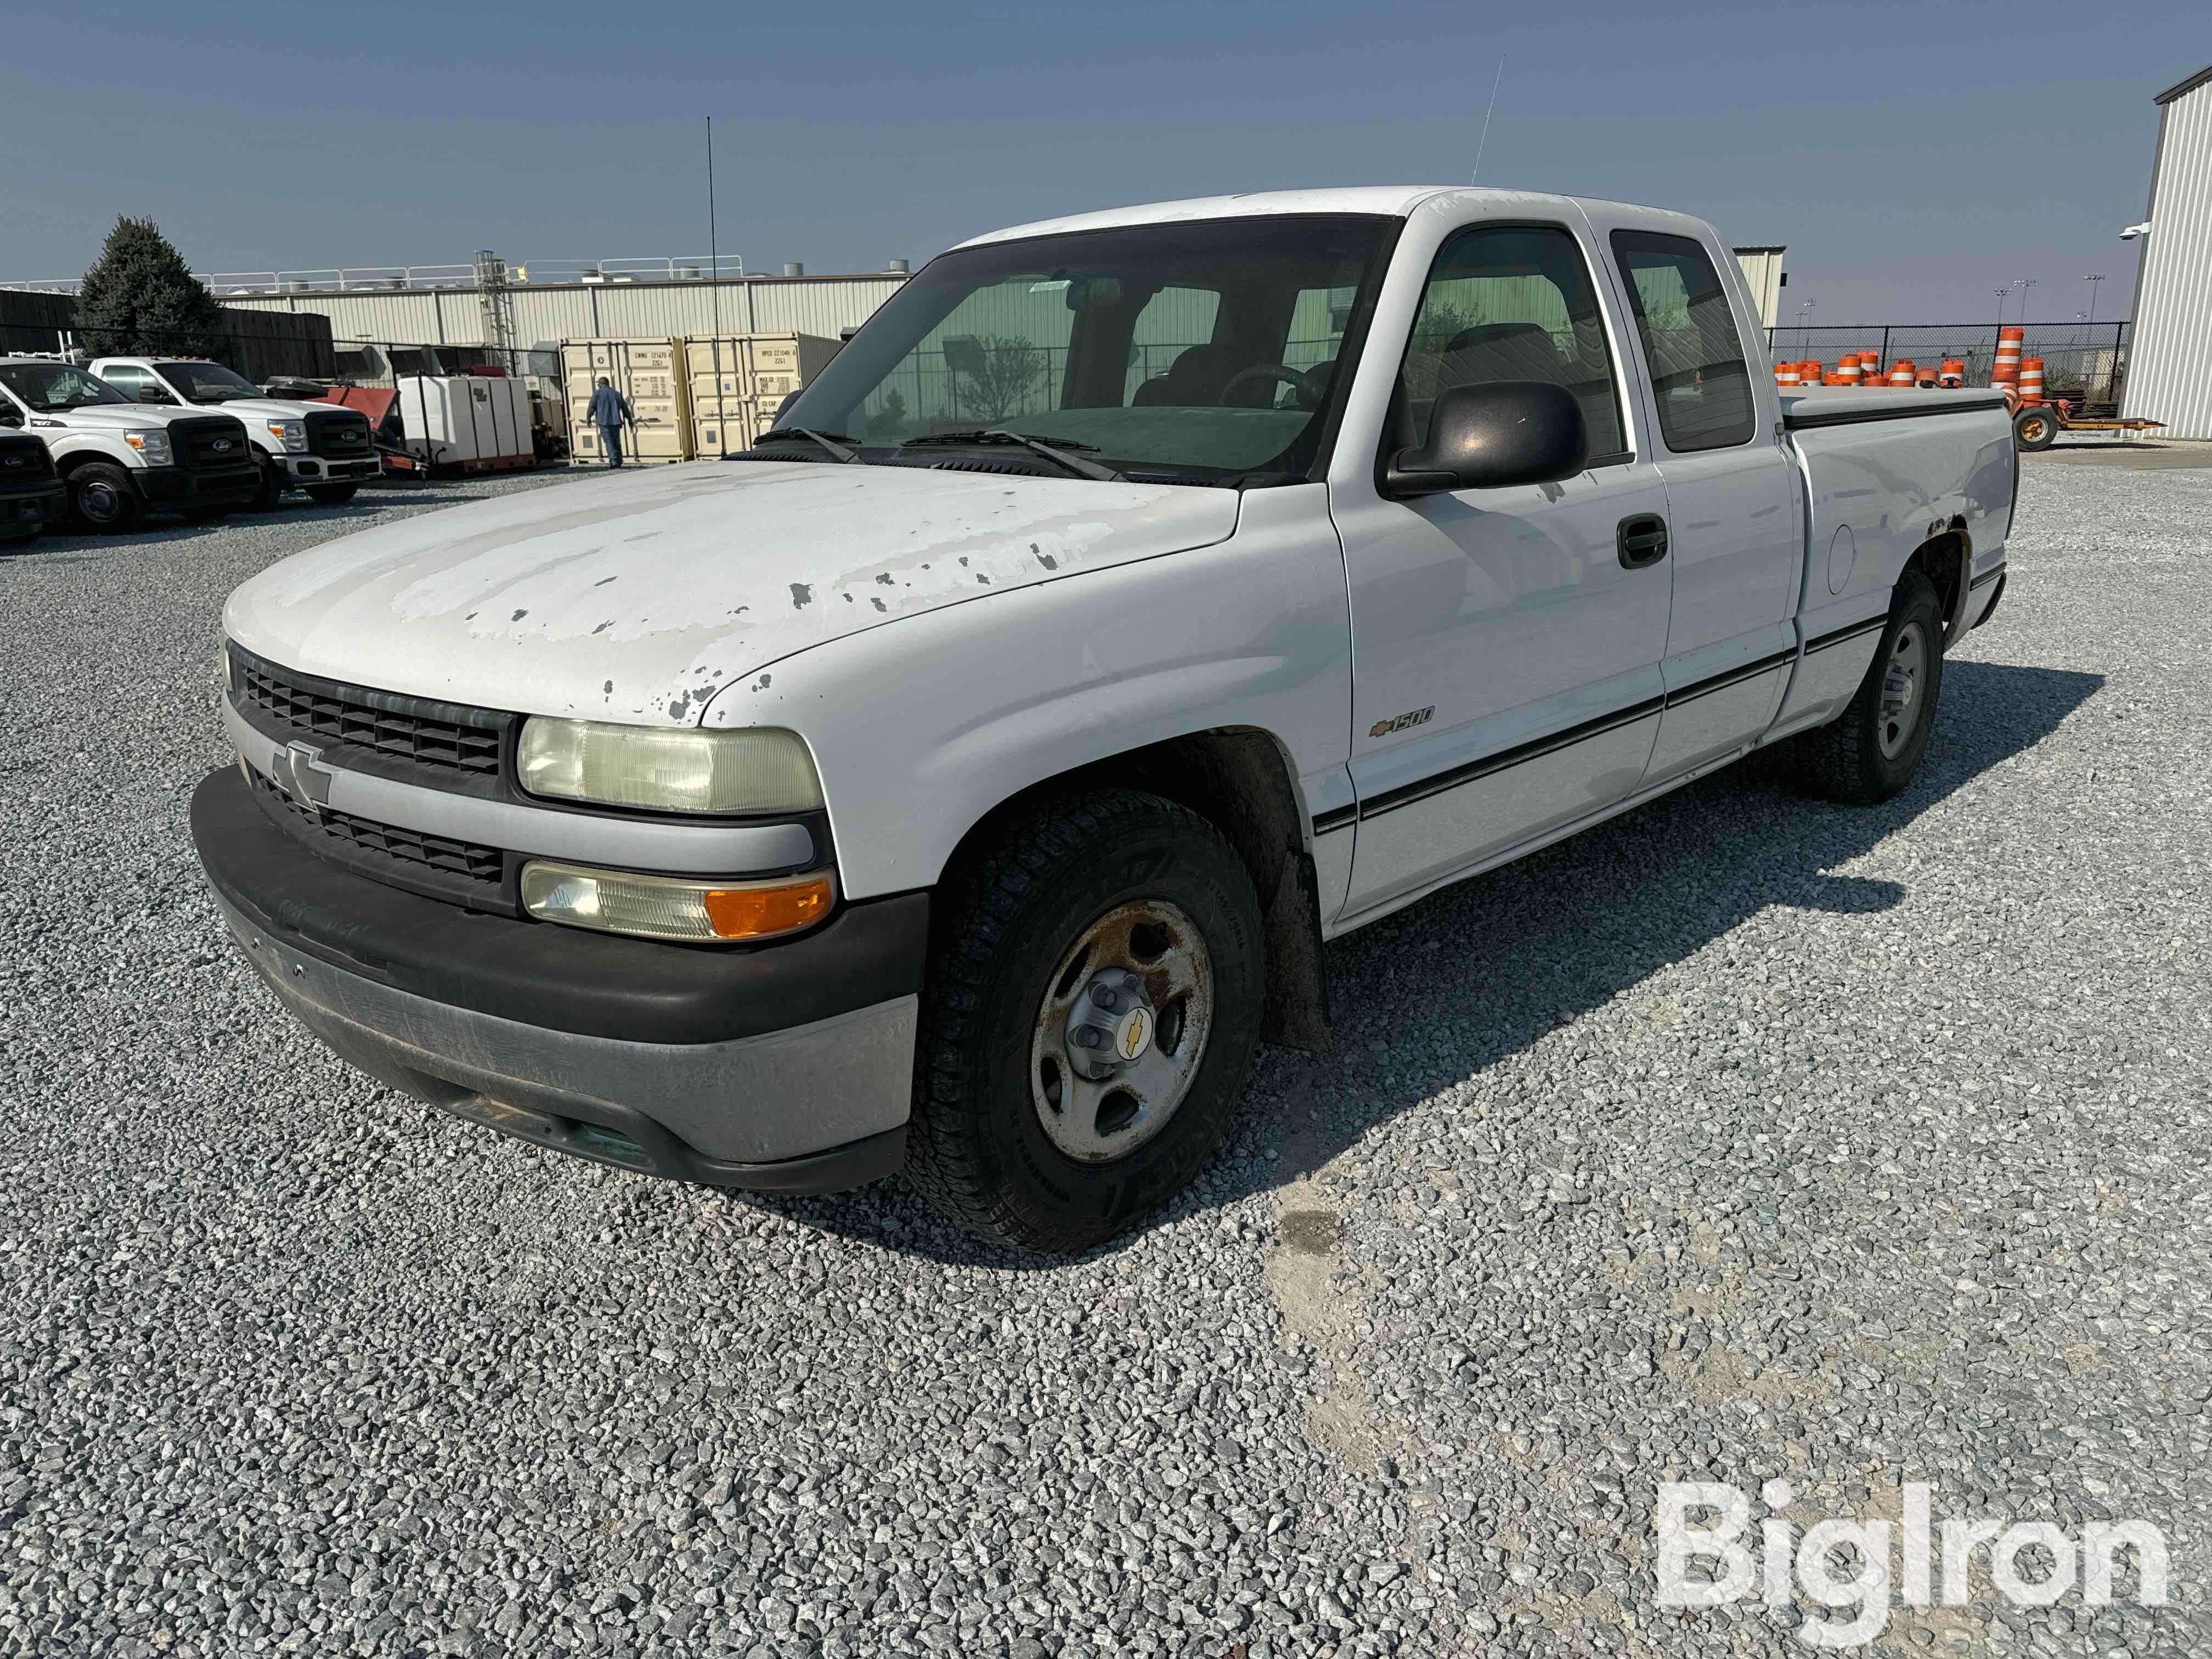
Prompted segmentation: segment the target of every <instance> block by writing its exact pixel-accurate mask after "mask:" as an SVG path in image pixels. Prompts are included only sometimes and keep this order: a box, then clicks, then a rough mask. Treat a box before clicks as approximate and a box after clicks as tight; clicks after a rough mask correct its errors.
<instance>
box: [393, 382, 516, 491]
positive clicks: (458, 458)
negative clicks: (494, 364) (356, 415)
mask: <svg viewBox="0 0 2212 1659" xmlns="http://www.w3.org/2000/svg"><path fill="white" fill-rule="evenodd" d="M398 386H399V398H398V403H399V425H400V431H401V433H402V435H404V441H405V444H406V449H407V453H408V454H409V455H410V457H411V458H413V459H414V460H415V461H416V465H419V466H422V467H423V468H425V469H426V470H428V471H441V470H443V469H447V468H452V469H453V470H455V471H462V472H495V471H505V470H507V469H511V468H521V467H528V466H531V465H535V463H536V460H537V452H536V450H535V448H534V447H532V443H531V439H530V388H529V387H528V386H526V385H525V384H524V383H523V382H522V381H520V380H508V379H507V378H505V377H503V376H500V375H493V374H403V375H401V376H400V377H399V382H398Z"/></svg>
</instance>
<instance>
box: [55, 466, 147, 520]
mask: <svg viewBox="0 0 2212 1659" xmlns="http://www.w3.org/2000/svg"><path fill="white" fill-rule="evenodd" d="M69 500H70V511H71V512H73V513H76V516H77V517H78V518H79V519H80V520H82V521H83V523H84V524H85V526H87V527H88V528H89V529H92V530H96V531H98V532H100V533H101V534H102V535H106V536H119V535H121V534H122V533H123V532H125V531H126V530H132V529H136V528H137V524H138V521H139V520H141V519H143V518H144V517H145V516H146V503H145V501H144V500H143V498H142V497H141V496H140V495H139V494H138V486H137V484H135V483H131V475H130V474H129V473H128V472H126V471H124V470H123V469H122V468H121V467H119V466H117V465H113V464H112V462H108V461H93V462H89V463H88V464H87V465H83V466H81V467H79V468H77V470H76V471H74V472H72V473H70V477H69Z"/></svg>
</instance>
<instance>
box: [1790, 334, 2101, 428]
mask: <svg viewBox="0 0 2212 1659" xmlns="http://www.w3.org/2000/svg"><path fill="white" fill-rule="evenodd" d="M2022 326H2024V327H2025V328H2026V329H2027V336H2026V343H2025V344H2024V345H2023V347H2022V349H2021V356H2024V357H2040V358H2042V359H2043V390H2044V395H2045V397H2046V398H2053V399H2056V398H2064V399H2066V400H2067V401H2068V402H2069V403H2071V404H2075V405H2076V406H2077V407H2079V408H2081V409H2083V410H2095V411H2100V412H2101V411H2106V410H2114V409H2117V408H2118V405H2119V401H2120V392H2121V391H2122V389H2123V388H2124V386H2126V385H2127V376H2128V346H2129V343H2130V340H2131V339H2132V337H2133V334H2134V325H2133V324H2132V323H2130V322H2129V321H2127V320H2126V319H2121V320H2119V321H2117V322H2110V323H2092V322H2086V321H2085V322H2075V323H2028V324H2026V325H2022ZM1766 343H1767V352H1768V356H1770V357H1771V358H1773V359H1775V360H1777V361H1787V362H1796V361H1797V360H1798V359H1800V358H1808V357H1809V358H1816V359H1818V360H1819V361H1820V362H1823V363H1826V364H1831V365H1832V364H1833V363H1834V362H1835V361H1836V359H1837V358H1838V357H1840V356H1843V355H1844V353H1845V352H1847V351H1875V352H1879V353H1881V361H1882V363H1883V364H1884V366H1885V367H1886V366H1887V365H1889V364H1891V363H1894V362H1898V361H1899V359H1900V358H1903V359H1906V360H1909V361H1910V362H1912V363H1913V364H1915V365H1916V366H1917V367H1919V368H1933V367H1935V366H1936V364H1938V363H1940V362H1942V361H1943V359H1945V358H1946V357H1955V358H1957V359H1959V360H1960V362H1963V363H1965V364H1966V384H1967V385H1968V386H1987V385H1989V383H1990V367H1991V366H1992V365H1993V364H1994V363H1995V362H1996V349H1997V325H1996V324H1995V323H1869V324H1865V325H1858V324H1847V323H1820V324H1815V325H1810V326H1807V327H1802V328H1789V327H1783V328H1771V329H1769V330H1767V331H1766Z"/></svg>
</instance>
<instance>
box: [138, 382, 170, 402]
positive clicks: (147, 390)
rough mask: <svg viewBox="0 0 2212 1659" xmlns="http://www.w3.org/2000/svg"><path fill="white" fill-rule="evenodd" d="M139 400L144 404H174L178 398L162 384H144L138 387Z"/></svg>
mask: <svg viewBox="0 0 2212 1659" xmlns="http://www.w3.org/2000/svg"><path fill="white" fill-rule="evenodd" d="M138 401H139V402H140V403H142V404H173V403H174V402H176V401H177V400H176V399H175V398H172V397H171V396H170V395H169V394H168V392H167V391H166V390H165V389H163V388H162V387H161V386H140V387H139V388H138Z"/></svg>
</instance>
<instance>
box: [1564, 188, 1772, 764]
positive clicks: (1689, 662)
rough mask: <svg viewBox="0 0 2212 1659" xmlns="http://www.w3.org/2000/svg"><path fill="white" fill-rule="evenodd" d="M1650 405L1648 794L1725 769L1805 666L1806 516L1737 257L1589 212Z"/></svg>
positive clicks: (1670, 230) (1676, 233)
mask: <svg viewBox="0 0 2212 1659" xmlns="http://www.w3.org/2000/svg"><path fill="white" fill-rule="evenodd" d="M1584 210H1585V212H1586V213H1587V214H1588V215H1589V220H1590V222H1591V225H1592V227H1593V228H1595V230H1596V231H1597V233H1598V235H1599V239H1600V240H1601V242H1602V243H1603V245H1604V247H1605V251H1606V263H1607V265H1608V266H1609V268H1610V270H1611V273H1612V276H1613V283H1614V285H1615V291H1616V293H1617V294H1618V295H1619V301H1620V307H1621V309H1622V310H1623V312H1624V313H1626V315H1627V316H1628V317H1629V318H1630V319H1632V336H1633V338H1634V342H1635V343H1634V345H1633V347H1632V349H1634V350H1635V351H1636V352H1637V353H1638V356H1640V358H1641V359H1642V361H1643V364H1644V380H1645V382H1646V385H1647V386H1648V387H1649V392H1650V398H1651V399H1652V410H1651V413H1652V421H1651V427H1652V440H1653V446H1654V459H1656V461H1657V463H1658V466H1659V472H1660V475H1661V477H1662V478H1663V479H1664V480H1665V483H1666V486H1667V517H1668V527H1669V542H1670V546H1669V553H1668V557H1669V560H1670V562H1672V564H1673V565H1674V614H1673V617H1672V618H1671V620H1670V622H1669V623H1668V630H1667V656H1666V664H1665V672H1666V682H1667V708H1666V713H1665V715H1664V717H1663V718H1662V720H1661V721H1660V726H1659V738H1658V741H1657V743H1656V744H1654V745H1653V749H1652V753H1651V762H1650V770H1649V772H1648V774H1647V776H1646V781H1648V782H1650V783H1653V784H1656V783H1661V782H1664V781H1666V780H1668V778H1671V777H1674V776H1676V775H1680V774H1681V773H1683V772H1685V771H1687V770H1689V769H1692V768H1694V767H1697V766H1700V765H1703V764H1705V763H1708V762H1711V761H1713V760H1717V759H1718V758H1720V757H1723V756H1724V755H1726V754H1728V753H1729V752H1730V751H1732V750H1735V749H1736V748H1738V747H1740V746H1741V745H1742V744H1744V743H1746V742H1748V741H1749V740H1750V739H1751V738H1753V737H1755V736H1757V735H1758V734H1759V732H1763V731H1765V728H1766V727H1767V726H1768V725H1769V724H1770V723H1771V721H1772V720H1773V718H1774V714H1775V710H1776V708H1777V706H1778V703H1779V701H1780V699H1781V696H1782V689H1783V685H1784V682H1785V681H1786V680H1787V679H1788V678H1789V671H1790V662H1791V660H1792V659H1794V657H1795V656H1796V637H1797V636H1796V623H1795V617H1796V611H1797V597H1798V586H1799V583H1800V581H1801V580H1802V572H1803V569H1804V534H1805V530H1804V513H1803V506H1802V500H1803V498H1802V492H1801V489H1800V485H1799V480H1798V476H1797V470H1796V462H1795V460H1794V459H1793V458H1792V456H1791V454H1790V451H1789V449H1787V448H1786V447H1784V445H1783V443H1782V441H1781V436H1780V422H1781V406H1780V404H1779V403H1778V400H1777V398H1776V396H1775V393H1774V392H1773V390H1772V382H1771V380H1770V379H1769V378H1768V377H1767V376H1766V375H1765V374H1757V373H1754V372H1753V365H1754V364H1760V365H1763V364H1764V363H1765V361H1766V347H1765V335H1764V332H1763V331H1760V330H1759V327H1758V325H1757V324H1756V322H1755V320H1754V319H1753V315H1752V313H1751V310H1750V303H1749V295H1748V291H1747V289H1745V287H1744V284H1743V282H1742V278H1741V271H1740V270H1738V268H1737V265H1736V263H1735V256H1734V255H1733V254H1732V253H1731V252H1729V250H1728V249H1727V248H1726V247H1725V246H1722V245H1721V244H1720V242H1719V241H1718V240H1717V238H1716V237H1715V236H1714V235H1713V233H1712V230H1711V228H1710V227H1709V226H1706V225H1705V224H1702V223H1700V222H1699V221H1697V220H1694V219H1691V218H1688V217H1686V216H1682V215H1680V214H1672V213H1659V212H1655V211H1652V210H1649V209H1635V208H1626V207H1620V206H1617V205H1615V204H1609V203H1600V202H1591V203H1587V204H1584Z"/></svg>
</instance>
